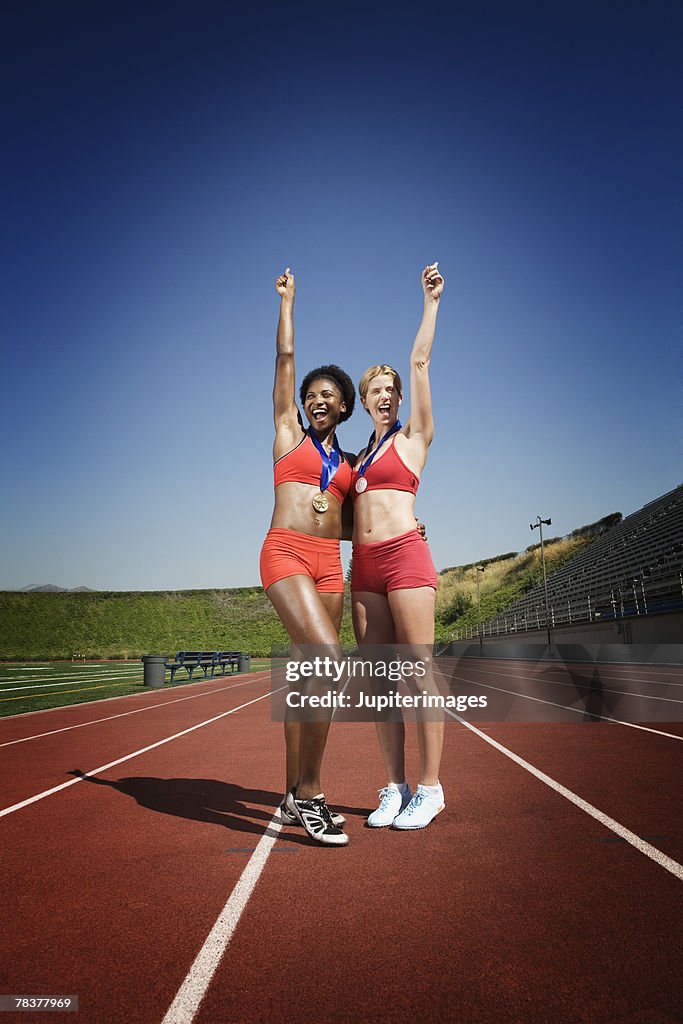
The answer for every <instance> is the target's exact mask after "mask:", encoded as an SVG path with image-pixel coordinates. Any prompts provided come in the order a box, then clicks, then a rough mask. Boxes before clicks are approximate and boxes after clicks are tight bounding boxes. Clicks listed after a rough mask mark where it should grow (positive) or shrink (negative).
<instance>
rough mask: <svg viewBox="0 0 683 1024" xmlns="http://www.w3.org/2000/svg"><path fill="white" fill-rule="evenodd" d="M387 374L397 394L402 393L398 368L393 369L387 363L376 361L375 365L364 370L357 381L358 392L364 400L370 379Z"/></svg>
mask: <svg viewBox="0 0 683 1024" xmlns="http://www.w3.org/2000/svg"><path fill="white" fill-rule="evenodd" d="M384 373H386V374H388V375H389V376H390V377H393V379H394V387H395V388H396V390H397V391H398V393H399V395H402V394H403V384H402V383H401V378H400V376H399V374H398V370H395V369H394V368H393V366H389V365H388V364H387V363H378V364H377V365H376V366H370V367H368V369H367V370H366V371H365V373H364V374H363V376H362V377H361V379H360V380H359V381H358V394H359V395H360V397H361V398H362V400H363V401H365V399H366V396H367V393H368V388H369V387H370V381H371V380H373V379H374V378H375V377H381V376H382V374H384Z"/></svg>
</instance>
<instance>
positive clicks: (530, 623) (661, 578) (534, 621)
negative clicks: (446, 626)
mask: <svg viewBox="0 0 683 1024" xmlns="http://www.w3.org/2000/svg"><path fill="white" fill-rule="evenodd" d="M516 604H517V606H518V607H517V608H515V606H514V605H513V606H511V607H510V608H509V609H508V610H507V611H504V612H500V613H499V614H498V615H496V616H495V617H494V618H492V619H489V620H488V621H487V622H483V623H482V624H481V630H480V629H479V627H478V626H477V625H476V624H475V625H474V626H462V627H460V628H458V629H456V630H455V631H454V633H453V635H452V639H453V640H474V639H478V638H480V637H487V636H503V635H505V634H510V633H525V632H528V631H530V630H540V629H546V628H548V627H550V628H551V629H555V628H556V627H558V626H573V625H579V624H582V623H595V622H605V621H610V620H611V621H613V620H615V619H624V618H629V617H632V616H643V615H654V614H660V613H662V612H667V611H679V610H680V609H682V608H683V568H678V569H676V570H674V571H669V572H662V573H656V572H654V571H653V570H652V569H651V568H646V569H642V570H640V571H639V572H638V573H636V574H635V575H634V576H633V578H632V579H629V580H621V581H619V582H618V583H609V584H608V585H607V587H602V588H601V589H596V590H594V591H583V592H579V593H574V592H572V591H570V592H569V593H568V594H567V595H566V596H565V597H561V598H558V596H557V595H554V596H553V598H552V599H551V601H550V604H549V608H548V612H549V618H550V621H549V622H547V621H546V613H545V607H544V602H543V595H542V593H541V594H539V595H534V597H533V598H532V601H531V602H529V601H528V600H526V601H525V599H524V598H522V599H521V600H520V601H517V602H516Z"/></svg>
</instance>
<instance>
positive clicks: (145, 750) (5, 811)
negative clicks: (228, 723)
mask: <svg viewBox="0 0 683 1024" xmlns="http://www.w3.org/2000/svg"><path fill="white" fill-rule="evenodd" d="M280 689H281V690H284V689H285V687H284V686H281V687H280ZM271 692H274V693H277V692H278V690H274V691H270V690H269V691H268V693H262V694H261V696H260V697H255V698H254V700H249V701H247V702H246V704H240V706H239V707H237V708H231V709H230V711H223V712H222V713H221V714H220V715H215V716H214V717H213V718H208V719H207V720H206V721H205V722H198V723H197V725H191V726H190V728H189V729H183V730H182V732H177V733H175V734H174V735H173V736H167V737H166V739H163V740H157V742H156V743H150V745H149V746H148V747H142V749H141V750H134V751H133V753H132V754H126V755H125V756H124V757H119V758H117V760H116V761H110V762H109V764H103V765H101V766H100V767H99V768H93V770H92V771H90V772H84V773H83V775H79V776H78V778H76V779H69V781H68V782H62V783H60V785H59V786H53V787H52V789H46V790H44V792H42V793H37V794H36V795H35V796H30V797H28V798H27V799H26V800H22V801H21V802H20V803H18V804H13V805H12V806H11V807H5V808H4V809H3V810H0V818H4V817H5V816H6V815H8V814H13V813H14V812H15V811H20V810H21V809H22V808H23V807H29V806H30V805H31V804H35V803H37V802H38V801H39V800H44V799H45V797H48V796H52V795H53V794H54V793H60V792H61V791H62V790H63V789H68V788H69V786H75V785H76V783H77V782H82V781H83V779H87V778H90V777H91V776H94V775H99V774H100V773H101V772H106V771H108V770H109V769H110V768H115V767H116V766H117V765H119V764H123V763H124V762H125V761H131V760H132V759H133V758H134V757H140V755H141V754H146V753H148V752H149V751H150V750H155V749H156V748H157V747H163V746H164V745H165V744H166V743H171V742H172V741H173V740H177V739H180V737H181V736H187V735H188V734H189V733H191V732H195V730H196V729H202V728H203V727H204V726H205V725H211V724H212V723H213V722H218V721H220V719H221V718H227V716H228V715H234V714H235V712H236V711H242V709H243V708H248V707H249V706H250V705H251V704H257V703H258V702H259V701H260V700H263V699H264V698H265V697H270V696H271Z"/></svg>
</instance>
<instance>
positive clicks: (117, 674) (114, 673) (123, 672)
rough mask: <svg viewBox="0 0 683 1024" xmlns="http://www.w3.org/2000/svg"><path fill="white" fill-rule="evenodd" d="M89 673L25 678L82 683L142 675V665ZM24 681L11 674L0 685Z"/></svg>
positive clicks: (67, 673)
mask: <svg viewBox="0 0 683 1024" xmlns="http://www.w3.org/2000/svg"><path fill="white" fill-rule="evenodd" d="M90 673H91V675H89V676H78V675H76V676H74V675H72V673H71V671H69V672H66V671H65V672H57V673H56V675H55V674H52V675H51V676H29V678H28V679H27V680H26V681H27V682H28V683H52V682H54V681H55V679H56V680H66V681H67V682H70V683H83V682H87V680H89V679H109V678H117V679H118V678H124V677H128V676H136V675H140V676H141V675H142V666H141V665H140V666H131V668H129V669H125V668H120V669H116V668H114V666H113V667H112V668H111V669H102V670H101V671H100V672H98V671H97V670H96V669H90ZM22 682H24V680H23V679H20V678H17V677H16V676H12V677H11V678H10V679H0V686H2V685H3V684H4V683H11V684H12V685H13V686H16V684H17V683H22Z"/></svg>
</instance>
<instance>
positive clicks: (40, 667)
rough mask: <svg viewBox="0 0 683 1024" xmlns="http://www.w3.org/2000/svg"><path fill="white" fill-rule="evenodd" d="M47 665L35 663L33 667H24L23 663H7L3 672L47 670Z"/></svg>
mask: <svg viewBox="0 0 683 1024" xmlns="http://www.w3.org/2000/svg"><path fill="white" fill-rule="evenodd" d="M49 668H50V666H49V665H37V666H36V667H35V668H25V667H24V666H23V665H16V666H12V665H8V666H7V668H6V669H5V672H47V671H49Z"/></svg>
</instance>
